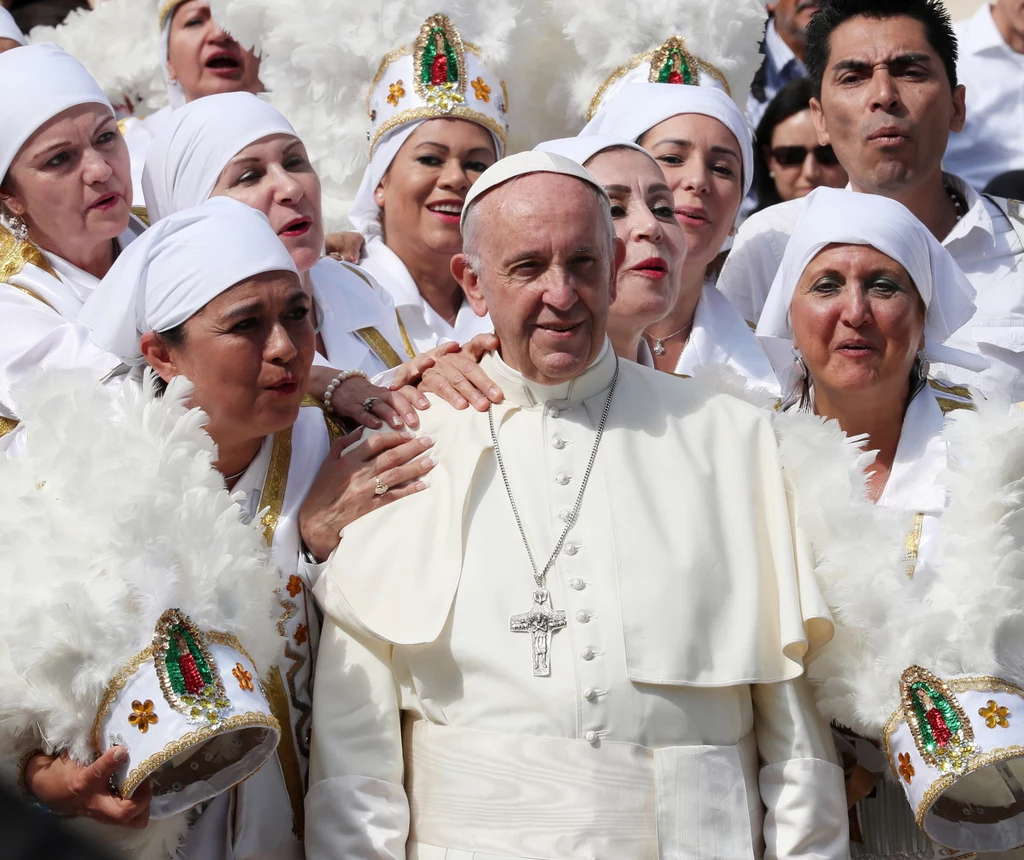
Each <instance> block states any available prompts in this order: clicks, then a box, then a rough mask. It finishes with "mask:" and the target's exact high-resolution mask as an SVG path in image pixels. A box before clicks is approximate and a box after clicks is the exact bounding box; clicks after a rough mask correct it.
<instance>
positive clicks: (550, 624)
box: [487, 356, 619, 677]
mask: <svg viewBox="0 0 1024 860" xmlns="http://www.w3.org/2000/svg"><path fill="white" fill-rule="evenodd" d="M618 381H619V358H618V356H616V357H615V373H614V374H613V375H612V384H611V388H609V390H608V397H607V399H606V400H605V401H604V410H603V411H602V412H601V421H600V423H599V424H598V425H597V438H596V439H595V440H594V449H593V450H592V451H591V452H590V461H589V462H588V463H587V470H586V472H584V473H583V481H582V483H581V484H580V491H579V493H578V494H577V496H576V504H575V505H573V508H572V511H571V512H570V513H569V516H568V517H567V518H566V521H565V528H564V529H562V534H561V537H559V538H558V542H557V543H556V544H555V548H554V549H553V550H552V551H551V557H550V558H549V559H548V563H547V564H545V565H544V570H541V571H538V570H537V562H536V561H534V558H533V552H532V551H531V549H530V542H529V541H528V540H527V539H526V530H525V529H524V528H523V521H522V519H521V518H520V516H519V508H517V507H516V500H515V498H514V497H513V496H512V485H511V484H510V483H509V480H508V472H506V471H505V461H504V460H503V459H502V457H501V448H500V447H499V446H498V434H497V431H495V429H494V407H493V406H492V407H491V408H489V409H488V410H487V422H488V424H489V425H490V428H491V444H492V445H493V447H494V456H495V458H496V459H497V461H498V469H499V470H500V471H501V479H502V480H503V481H504V482H505V492H506V493H507V494H508V501H509V504H510V505H512V513H513V515H514V516H515V518H516V525H517V526H519V535H520V537H522V539H523V546H524V547H526V555H527V557H528V558H529V559H530V567H532V568H533V581H534V584H535V585H536V588H534V590H533V607H532V608H531V609H530V611H529V612H524V613H522V614H521V615H513V616H512V617H511V618H509V629H510V630H511V631H512V632H513V633H529V634H531V636H532V638H533V674H534V675H536V676H538V677H545V676H547V675H550V674H551V663H550V660H549V647H550V645H551V634H552V633H554V632H556V631H558V630H561V629H562V628H563V627H565V624H566V621H565V610H562V609H560V610H558V611H557V612H555V611H554V610H553V609H552V608H551V595H550V594H549V593H548V590H547V587H546V585H545V583H546V581H547V575H548V571H549V570H551V568H552V566H553V565H554V563H555V559H556V558H558V553H560V552H561V551H562V544H564V543H565V539H566V537H567V536H568V534H569V530H570V529H571V528H572V527H573V525H575V523H576V517H577V516H579V513H580V507H581V506H582V505H583V494H584V493H585V492H586V491H587V482H588V481H589V480H590V473H591V471H592V470H593V468H594V461H595V460H596V459H597V449H598V448H599V447H600V446H601V437H602V436H603V435H604V426H605V424H607V423H608V412H609V410H610V409H611V406H612V397H613V396H614V395H615V386H616V385H617V383H618Z"/></svg>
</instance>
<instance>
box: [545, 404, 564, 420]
mask: <svg viewBox="0 0 1024 860" xmlns="http://www.w3.org/2000/svg"><path fill="white" fill-rule="evenodd" d="M559 415H561V413H560V412H559V411H558V407H557V406H549V407H548V418H557V417H558V416H559Z"/></svg>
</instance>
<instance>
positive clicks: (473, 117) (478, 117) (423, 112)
mask: <svg viewBox="0 0 1024 860" xmlns="http://www.w3.org/2000/svg"><path fill="white" fill-rule="evenodd" d="M419 119H468V120H470V121H471V122H475V123H477V124H478V125H482V126H483V127H484V128H486V129H487V130H488V131H490V132H492V133H493V134H494V135H495V136H496V137H497V138H498V140H500V141H501V146H502V148H503V149H504V147H505V144H506V137H505V129H504V127H503V126H502V125H501V124H500V123H499V122H498V121H497V120H495V119H493V118H492V117H489V116H486V115H485V114H482V113H479V112H478V111H475V110H472V109H471V108H468V107H466V106H465V105H455V107H453V108H452V109H451V110H450V111H447V112H442V111H439V110H437V109H436V108H432V107H418V108H410V109H409V110H404V111H402V112H401V113H398V114H395V115H394V116H393V117H391V119H389V120H388V121H387V122H385V123H381V125H380V127H379V128H378V129H377V130H376V131H375V132H374V133H373V139H372V140H371V141H370V157H371V158H372V157H373V148H374V147H375V146H376V145H377V141H378V140H380V139H381V138H382V137H383V136H384V135H385V134H387V133H388V132H389V131H391V129H393V128H397V127H398V126H400V125H405V124H406V123H409V122H414V121H415V120H419Z"/></svg>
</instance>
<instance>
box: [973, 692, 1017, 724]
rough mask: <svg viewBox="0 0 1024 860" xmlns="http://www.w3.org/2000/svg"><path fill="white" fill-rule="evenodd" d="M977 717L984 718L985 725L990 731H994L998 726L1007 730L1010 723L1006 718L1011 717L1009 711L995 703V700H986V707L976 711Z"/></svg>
mask: <svg viewBox="0 0 1024 860" xmlns="http://www.w3.org/2000/svg"><path fill="white" fill-rule="evenodd" d="M978 716H980V717H984V718H985V725H986V726H988V727H989V728H990V729H994V728H995V727H996V726H999V728H1001V729H1008V728H1009V727H1010V721H1009V719H1008V717H1010V716H1012V714H1011V713H1010V709H1009V708H1007V707H1005V706H1003V705H999V704H997V703H996V701H995V699H989V700H988V706H987V707H984V708H979V709H978Z"/></svg>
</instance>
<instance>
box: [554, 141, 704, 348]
mask: <svg viewBox="0 0 1024 860" xmlns="http://www.w3.org/2000/svg"><path fill="white" fill-rule="evenodd" d="M535 148H536V149H538V150H540V151H542V152H554V153H557V154H558V155H564V156H565V157H566V158H571V159H572V160H573V161H575V162H577V163H578V164H581V165H582V166H584V167H586V168H587V170H588V171H590V174H591V175H592V176H593V177H594V178H595V179H596V180H597V181H598V182H599V183H600V184H601V186H602V187H603V188H604V190H605V191H606V192H607V194H608V198H609V200H610V201H611V209H612V222H613V223H614V225H615V235H616V236H617V237H618V238H619V239H620V240H621V241H622V243H623V244H624V245H625V246H626V256H625V259H624V260H623V262H622V265H621V266H619V272H618V276H617V278H616V284H615V298H614V299H613V300H612V303H611V306H610V307H609V309H608V339H609V340H610V341H611V342H612V347H613V348H614V349H615V352H616V353H617V354H618V355H619V356H620V357H621V358H626V359H629V360H630V361H639V359H640V354H641V349H642V346H641V344H642V342H643V333H644V329H646V328H647V327H648V326H649V325H651V324H652V323H655V322H657V321H658V320H660V319H661V318H662V317H664V316H665V314H667V313H668V312H669V311H670V310H671V309H672V306H673V305H674V304H675V302H676V298H677V296H678V294H679V287H680V284H681V282H682V270H683V263H684V261H685V259H686V238H685V237H684V236H683V231H682V229H681V228H680V226H679V223H678V222H677V221H676V216H675V211H674V205H673V202H672V192H671V191H670V190H669V187H668V185H667V184H666V182H665V175H664V174H663V173H662V171H661V168H660V167H658V165H657V163H656V162H655V161H654V159H653V158H651V156H650V155H648V153H647V151H646V150H645V149H643V148H642V147H640V146H637V144H635V143H629V142H627V141H624V140H618V139H617V138H610V137H599V136H597V135H590V136H589V137H569V138H563V139H561V140H549V141H547V142H545V143H541V144H538V145H537V146H536V147H535Z"/></svg>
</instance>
